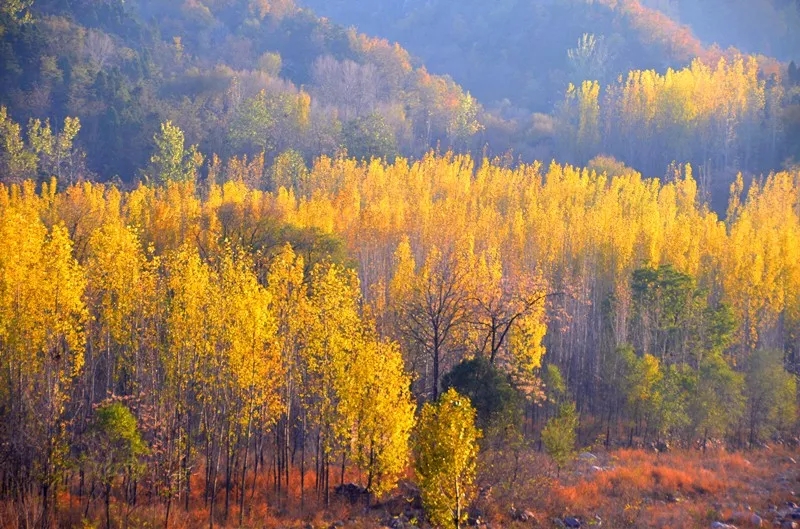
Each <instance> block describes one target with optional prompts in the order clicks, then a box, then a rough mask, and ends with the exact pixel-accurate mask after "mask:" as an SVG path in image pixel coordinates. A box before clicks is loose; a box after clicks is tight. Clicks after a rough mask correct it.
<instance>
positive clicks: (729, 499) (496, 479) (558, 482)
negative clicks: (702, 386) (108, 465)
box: [0, 448, 800, 529]
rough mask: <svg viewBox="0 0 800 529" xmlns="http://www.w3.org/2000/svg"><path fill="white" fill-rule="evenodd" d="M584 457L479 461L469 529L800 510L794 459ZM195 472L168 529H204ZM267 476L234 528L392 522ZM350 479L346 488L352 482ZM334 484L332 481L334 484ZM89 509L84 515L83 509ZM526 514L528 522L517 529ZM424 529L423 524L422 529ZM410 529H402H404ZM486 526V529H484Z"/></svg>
mask: <svg viewBox="0 0 800 529" xmlns="http://www.w3.org/2000/svg"><path fill="white" fill-rule="evenodd" d="M594 455H595V457H596V458H591V457H589V456H588V455H587V454H583V456H584V457H582V458H578V459H577V460H576V461H575V462H574V463H573V464H572V465H571V466H570V467H568V468H565V469H563V470H562V471H561V472H560V473H558V475H556V471H555V468H554V467H553V466H552V463H551V462H550V461H549V460H548V459H547V457H546V456H545V455H543V454H541V453H539V452H535V451H525V452H513V451H512V452H501V451H495V452H490V453H488V454H483V456H482V461H481V464H482V469H481V470H482V472H481V474H482V477H481V479H480V482H479V483H478V485H479V487H480V494H479V497H478V499H477V500H476V502H475V505H474V508H473V510H472V520H473V523H474V522H475V520H476V519H477V520H479V522H480V523H481V524H486V523H488V524H489V525H490V526H491V527H493V528H494V527H555V522H554V520H555V519H564V518H565V517H575V518H578V519H580V520H582V521H583V523H584V527H593V526H597V525H598V524H599V523H600V522H602V524H601V526H602V527H611V528H625V527H636V528H654V529H655V528H665V529H666V528H695V527H697V528H707V527H710V526H711V523H713V522H714V521H722V522H728V523H734V524H735V525H736V527H738V528H739V529H743V528H748V527H754V524H753V523H752V520H753V519H752V514H757V515H759V516H760V517H761V518H762V519H763V523H764V525H763V526H764V527H766V526H771V525H772V522H773V521H774V520H775V519H776V516H777V514H776V513H775V511H774V510H770V507H771V506H779V507H780V506H783V505H786V503H787V502H795V501H798V496H800V464H798V463H797V462H796V459H799V458H798V453H797V451H796V450H789V449H785V448H779V449H769V450H760V451H753V452H727V451H724V450H713V451H711V450H709V451H707V452H702V451H697V450H688V451H687V450H678V451H673V452H668V453H662V454H658V453H655V452H651V451H644V450H627V449H621V450H614V451H611V452H595V454H594ZM202 475H203V474H202V472H198V474H197V476H198V477H197V478H196V479H195V480H193V483H192V490H193V493H192V497H191V500H190V502H189V509H188V511H187V510H186V508H185V504H184V502H183V501H181V502H178V503H173V505H172V510H171V514H170V522H169V527H170V528H171V529H189V528H195V527H211V524H210V518H209V510H208V505H207V504H206V503H205V501H204V498H203V493H202V491H203V484H202V480H201V479H200V478H199V476H202ZM271 478H272V477H271V476H270V475H269V474H267V473H265V472H262V473H260V474H259V475H258V476H256V477H255V481H253V477H252V476H251V478H250V479H249V480H248V482H247V498H248V501H247V502H246V505H247V507H246V510H245V512H244V514H243V516H242V520H243V523H242V525H241V527H251V528H272V527H276V528H277V527H281V528H298V529H301V528H302V529H311V528H313V529H328V528H330V527H339V526H343V527H352V528H356V529H357V528H370V527H382V526H383V525H384V524H385V523H386V520H387V516H388V515H389V513H388V512H387V511H385V510H382V509H380V508H378V509H375V508H367V507H366V505H365V504H356V505H352V504H350V503H349V502H348V501H346V500H345V499H343V498H339V497H336V496H335V495H334V494H333V493H331V503H330V506H329V507H328V508H327V509H326V508H325V504H324V500H323V498H322V497H321V496H320V497H318V495H317V493H316V491H315V490H314V487H313V484H314V476H313V473H307V474H306V480H305V483H306V493H305V502H304V505H300V500H299V498H300V478H299V473H293V474H292V476H291V479H290V483H289V485H290V490H289V494H288V499H287V496H286V494H285V493H284V494H283V495H281V497H280V498H279V497H278V495H277V494H276V493H275V491H274V488H273V487H272V481H271ZM357 480H358V475H357V474H355V473H350V472H348V473H347V475H346V476H345V481H357ZM336 481H337V483H338V481H339V479H337V480H336ZM232 492H233V494H232V495H231V499H230V505H229V508H228V513H227V517H226V516H225V510H224V496H223V495H222V494H219V495H218V498H219V500H218V503H217V505H216V507H215V510H216V513H217V514H216V516H215V518H214V524H213V527H219V528H233V527H240V525H239V510H238V502H237V501H236V500H235V498H236V497H237V496H236V494H237V493H238V491H237V490H236V489H235V488H234V490H233V491H232ZM87 505H88V507H87ZM58 509H59V510H58V513H59V514H58V519H59V525H58V526H59V527H64V528H73V527H76V528H88V527H97V528H102V527H105V524H104V504H103V499H102V498H101V497H97V498H95V499H94V500H89V499H87V498H86V497H82V498H81V497H78V496H77V495H76V494H72V493H70V492H68V491H66V490H65V491H64V492H62V493H61V494H60V495H59V506H58ZM523 511H527V512H528V514H530V515H532V519H528V520H526V521H520V520H515V519H514V518H515V516H514V514H513V513H515V512H517V513H518V512H523ZM15 514H16V513H15V510H14V506H12V505H10V504H0V527H15V526H16V524H15V522H13V520H14V518H15ZM165 514H166V511H165V507H164V505H163V504H162V503H161V502H147V501H140V503H139V505H137V506H135V507H129V506H126V505H125V504H124V503H123V502H122V501H121V500H120V499H119V498H116V497H115V498H114V499H113V501H112V520H113V523H112V527H114V528H138V527H142V528H147V527H153V528H156V527H164V520H165ZM420 525H422V526H424V523H422V524H420ZM406 527H408V526H406ZM483 527H486V525H483Z"/></svg>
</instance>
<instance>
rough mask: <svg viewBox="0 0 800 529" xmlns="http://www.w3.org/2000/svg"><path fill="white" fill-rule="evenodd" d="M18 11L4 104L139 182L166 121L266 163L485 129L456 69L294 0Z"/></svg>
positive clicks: (0, 92)
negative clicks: (417, 61)
mask: <svg viewBox="0 0 800 529" xmlns="http://www.w3.org/2000/svg"><path fill="white" fill-rule="evenodd" d="M20 7H21V8H20V9H17V10H15V11H14V12H11V11H9V12H8V13H3V14H2V17H3V18H2V19H1V20H0V26H1V27H2V28H3V29H2V38H3V42H2V44H3V46H2V48H0V105H5V106H7V107H8V108H9V111H10V115H11V117H13V118H14V119H15V120H16V121H18V122H21V123H23V124H24V123H27V122H28V120H29V119H31V118H38V119H42V120H44V119H50V121H51V125H52V126H53V127H57V126H58V124H59V123H60V122H61V121H62V120H63V119H64V118H65V117H66V116H75V117H78V118H79V119H80V121H81V124H82V130H81V133H80V134H79V136H78V140H79V142H80V144H81V146H82V147H83V148H84V149H85V150H86V151H87V154H88V156H87V158H86V159H87V161H88V167H87V169H88V170H89V171H90V172H93V173H95V174H98V175H102V176H103V177H110V176H113V175H118V176H120V177H121V178H122V179H123V180H130V179H132V178H134V176H135V174H136V170H137V169H140V168H143V167H144V166H145V165H146V164H147V162H148V160H149V156H150V153H151V151H152V147H153V140H152V138H153V134H154V133H155V132H156V131H157V130H158V128H159V124H160V123H161V122H164V121H168V120H171V121H173V122H174V123H176V124H177V125H179V126H180V127H181V129H183V131H185V133H186V137H187V141H188V142H189V143H191V144H195V143H196V144H199V145H200V148H201V151H203V152H205V153H209V154H210V153H217V154H219V155H220V156H221V157H222V158H223V159H225V158H227V157H230V156H231V155H233V154H242V153H246V154H248V155H250V156H251V157H252V156H258V155H259V154H260V153H261V152H264V153H265V155H266V160H267V163H269V161H270V160H271V159H272V158H274V157H275V156H277V155H278V154H279V153H281V152H283V151H284V150H286V149H289V148H291V149H295V150H297V151H299V152H300V153H302V154H303V155H304V157H305V158H306V160H310V159H311V158H312V157H314V156H316V155H319V154H323V153H328V154H334V153H336V152H338V151H339V150H340V149H342V148H346V149H347V150H348V151H349V152H351V153H353V154H360V155H365V156H366V155H377V156H386V157H392V156H394V155H395V154H398V153H403V154H406V155H418V154H421V153H423V152H425V151H426V150H428V149H429V148H431V147H432V146H436V145H437V144H440V145H442V146H443V147H448V146H458V145H463V144H464V142H465V140H466V139H467V138H468V137H469V136H470V135H471V134H472V133H473V132H474V131H476V130H478V128H479V127H478V126H477V121H476V120H477V117H478V114H479V112H480V108H479V106H478V105H477V102H476V101H475V100H474V99H472V98H470V97H469V96H468V94H466V93H464V91H463V90H462V89H461V88H460V87H459V86H457V85H456V84H455V83H453V82H452V81H451V80H450V79H449V78H446V77H441V76H432V75H430V74H428V73H427V72H426V71H425V70H424V68H414V67H413V66H412V64H411V61H410V58H409V55H408V53H407V52H405V50H403V49H402V48H400V47H399V46H393V45H390V44H388V43H387V42H385V41H382V40H379V39H371V38H369V37H366V36H364V35H359V34H357V33H356V32H355V31H352V30H346V29H344V28H342V27H341V26H337V25H335V24H333V23H331V22H329V21H326V20H322V19H319V18H318V17H316V16H315V15H313V13H311V12H309V11H307V10H302V9H299V8H297V7H296V6H295V5H294V4H293V3H292V2H291V1H283V2H267V1H264V0H261V1H258V0H251V1H248V0H204V1H202V2H201V1H198V0H186V1H184V2H157V1H153V0H140V1H137V0H125V1H123V0H78V1H67V0H41V1H39V2H36V3H35V4H34V5H33V7H32V8H31V9H30V10H27V9H24V5H22V4H20ZM262 92H263V94H262ZM259 112H260V114H259Z"/></svg>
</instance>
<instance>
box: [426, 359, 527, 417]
mask: <svg viewBox="0 0 800 529" xmlns="http://www.w3.org/2000/svg"><path fill="white" fill-rule="evenodd" d="M442 388H443V389H444V390H447V389H450V388H453V389H455V390H456V391H458V392H459V393H460V394H461V395H465V396H467V397H469V399H470V401H471V403H472V404H473V406H475V409H476V411H477V418H478V426H479V427H480V428H481V429H483V430H484V431H486V430H487V429H489V428H492V429H495V428H501V429H502V428H505V427H514V426H516V425H517V424H518V423H519V418H520V417H519V415H520V409H521V408H520V405H521V399H520V395H519V393H518V392H517V390H516V389H515V388H514V386H512V385H511V382H510V380H509V377H508V375H506V374H504V373H503V372H502V371H500V370H499V369H498V368H497V367H495V366H493V365H492V364H490V363H489V361H488V360H487V359H486V358H485V357H483V356H478V357H475V358H473V359H472V360H464V361H463V362H461V363H460V364H458V365H457V366H456V367H454V368H453V370H452V371H450V372H449V373H447V374H446V375H445V376H444V377H443V378H442Z"/></svg>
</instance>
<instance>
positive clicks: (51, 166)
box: [28, 117, 83, 185]
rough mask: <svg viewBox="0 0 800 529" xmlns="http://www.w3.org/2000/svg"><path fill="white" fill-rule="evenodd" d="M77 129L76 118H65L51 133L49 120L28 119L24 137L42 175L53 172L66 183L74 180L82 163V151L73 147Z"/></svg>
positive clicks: (50, 174)
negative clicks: (56, 130)
mask: <svg viewBox="0 0 800 529" xmlns="http://www.w3.org/2000/svg"><path fill="white" fill-rule="evenodd" d="M80 130H81V122H80V120H79V119H78V118H70V117H68V118H66V119H65V120H64V126H63V127H61V132H56V133H53V130H52V129H51V127H50V121H49V120H46V121H45V122H44V124H42V122H41V121H40V120H38V119H34V120H31V121H30V122H29V123H28V141H29V142H30V146H31V148H32V150H33V152H34V153H36V155H37V156H38V157H39V168H40V170H41V172H42V173H44V176H46V177H50V176H55V177H56V178H57V179H58V180H59V181H60V182H61V181H66V183H67V184H68V185H71V184H72V183H74V182H75V180H77V178H78V175H79V174H80V172H81V169H82V167H83V163H82V162H83V160H82V154H83V153H82V152H81V151H79V150H78V149H76V148H75V146H74V143H75V137H76V136H77V135H78V132H80Z"/></svg>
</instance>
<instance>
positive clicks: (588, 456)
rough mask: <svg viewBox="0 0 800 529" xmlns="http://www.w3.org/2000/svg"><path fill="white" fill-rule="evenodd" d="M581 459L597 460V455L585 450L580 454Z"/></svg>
mask: <svg viewBox="0 0 800 529" xmlns="http://www.w3.org/2000/svg"><path fill="white" fill-rule="evenodd" d="M578 458H579V459H580V460H581V461H597V456H596V455H594V454H593V453H591V452H583V453H581V455H579V456H578Z"/></svg>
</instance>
